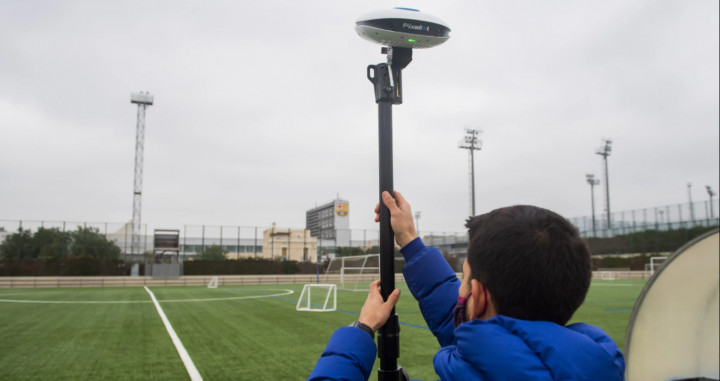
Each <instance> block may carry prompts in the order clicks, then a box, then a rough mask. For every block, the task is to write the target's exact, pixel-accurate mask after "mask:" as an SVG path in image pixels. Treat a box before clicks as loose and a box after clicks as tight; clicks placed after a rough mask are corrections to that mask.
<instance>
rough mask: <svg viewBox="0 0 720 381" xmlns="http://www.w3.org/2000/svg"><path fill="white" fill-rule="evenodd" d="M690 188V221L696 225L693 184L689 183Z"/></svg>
mask: <svg viewBox="0 0 720 381" xmlns="http://www.w3.org/2000/svg"><path fill="white" fill-rule="evenodd" d="M687 188H688V203H689V204H690V221H692V223H693V224H695V206H694V205H693V202H692V184H691V183H687Z"/></svg>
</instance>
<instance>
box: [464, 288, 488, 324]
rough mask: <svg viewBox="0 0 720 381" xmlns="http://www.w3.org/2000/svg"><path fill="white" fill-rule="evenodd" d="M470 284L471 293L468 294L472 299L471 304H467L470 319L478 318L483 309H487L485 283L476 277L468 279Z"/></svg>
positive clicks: (483, 311)
mask: <svg viewBox="0 0 720 381" xmlns="http://www.w3.org/2000/svg"><path fill="white" fill-rule="evenodd" d="M470 285H471V287H472V290H473V292H472V295H471V296H470V297H471V299H472V302H473V303H472V306H470V305H468V308H469V310H470V311H469V312H470V316H469V318H470V320H472V319H476V318H479V317H480V316H482V315H483V314H484V313H485V311H486V310H487V303H488V300H487V290H486V289H485V285H484V284H482V283H480V282H479V281H478V280H477V279H473V280H471V281H470Z"/></svg>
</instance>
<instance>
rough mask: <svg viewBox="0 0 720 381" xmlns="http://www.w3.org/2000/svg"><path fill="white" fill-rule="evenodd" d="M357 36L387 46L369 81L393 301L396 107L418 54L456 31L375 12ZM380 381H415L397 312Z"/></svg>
mask: <svg viewBox="0 0 720 381" xmlns="http://www.w3.org/2000/svg"><path fill="white" fill-rule="evenodd" d="M355 31H356V32H357V34H358V35H359V36H360V37H362V38H363V39H366V40H368V41H370V42H373V43H377V44H380V45H382V46H383V48H382V50H381V52H382V54H385V55H386V56H387V57H386V58H387V63H379V64H377V65H369V66H368V67H367V71H366V75H367V78H368V79H369V80H370V82H372V84H373V89H374V92H375V103H377V105H378V153H379V160H378V162H379V175H380V176H379V177H380V187H379V188H380V189H379V191H380V192H379V193H380V194H379V196H380V197H379V198H380V203H379V204H380V208H379V209H380V210H379V212H380V213H379V214H380V218H379V222H380V282H381V284H382V286H381V287H380V294H381V295H382V297H383V299H384V300H387V299H388V297H389V296H390V294H391V293H392V292H393V290H394V289H395V244H394V241H395V239H394V233H393V229H392V226H391V225H390V210H389V209H388V208H387V207H386V206H385V204H384V203H383V202H382V194H383V192H385V191H387V192H389V193H390V194H391V195H393V194H394V186H393V149H392V135H393V134H392V106H393V105H399V104H402V70H403V69H405V67H407V65H409V64H410V61H412V52H413V49H421V48H431V47H434V46H437V45H440V44H442V43H443V42H445V41H447V40H448V39H449V38H450V28H449V27H448V26H447V24H446V23H445V22H444V21H442V20H441V19H439V18H437V17H435V16H432V15H429V14H426V13H422V12H420V11H418V10H417V9H410V8H394V9H389V10H380V11H374V12H370V13H367V14H365V15H364V16H362V17H360V18H359V19H358V20H357V21H356V23H355ZM377 340H378V357H379V358H380V366H379V368H378V381H401V380H409V377H408V375H407V372H406V371H405V370H404V369H403V368H402V367H401V366H399V365H398V358H399V357H400V324H399V320H398V316H397V314H396V313H395V308H394V307H393V309H392V311H391V312H390V317H389V318H388V320H387V322H386V323H385V325H384V326H382V327H381V328H380V330H379V331H378V338H377Z"/></svg>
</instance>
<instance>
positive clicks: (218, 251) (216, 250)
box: [198, 245, 228, 261]
mask: <svg viewBox="0 0 720 381" xmlns="http://www.w3.org/2000/svg"><path fill="white" fill-rule="evenodd" d="M227 253H228V251H227V250H224V249H223V248H222V247H221V246H218V245H210V246H207V247H205V248H204V249H203V250H202V251H201V252H200V255H199V256H198V259H201V260H204V261H223V260H225V259H227V258H226V257H225V254H227Z"/></svg>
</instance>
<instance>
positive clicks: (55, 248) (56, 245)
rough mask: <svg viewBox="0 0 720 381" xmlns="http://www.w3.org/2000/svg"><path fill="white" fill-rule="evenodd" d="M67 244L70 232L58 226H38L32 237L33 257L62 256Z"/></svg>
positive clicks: (65, 251) (55, 257) (66, 250)
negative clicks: (49, 227)
mask: <svg viewBox="0 0 720 381" xmlns="http://www.w3.org/2000/svg"><path fill="white" fill-rule="evenodd" d="M69 246H70V234H69V233H67V232H64V231H61V230H60V229H58V228H51V229H46V228H40V229H38V231H36V232H35V234H34V235H33V237H32V251H33V252H32V255H33V258H53V259H57V258H62V257H64V256H65V255H67V253H68V247H69Z"/></svg>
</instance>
